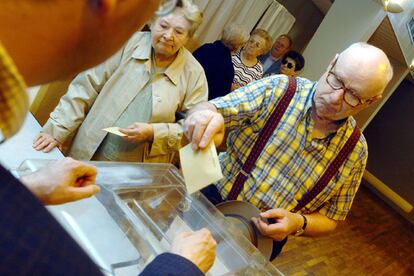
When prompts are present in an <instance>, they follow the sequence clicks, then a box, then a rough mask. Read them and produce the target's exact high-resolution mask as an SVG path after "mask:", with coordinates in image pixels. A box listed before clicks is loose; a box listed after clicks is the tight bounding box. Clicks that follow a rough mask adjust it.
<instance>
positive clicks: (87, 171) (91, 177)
mask: <svg viewBox="0 0 414 276" xmlns="http://www.w3.org/2000/svg"><path fill="white" fill-rule="evenodd" d="M73 161H74V162H76V164H75V166H76V167H75V170H74V172H75V175H74V176H75V177H76V179H80V178H82V180H83V181H84V182H83V185H91V184H94V183H95V181H96V174H97V169H96V167H95V166H92V165H90V164H86V163H83V162H80V161H75V160H73Z"/></svg>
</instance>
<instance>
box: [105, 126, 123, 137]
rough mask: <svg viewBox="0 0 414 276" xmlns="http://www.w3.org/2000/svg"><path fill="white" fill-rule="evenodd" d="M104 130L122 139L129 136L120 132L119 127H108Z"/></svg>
mask: <svg viewBox="0 0 414 276" xmlns="http://www.w3.org/2000/svg"><path fill="white" fill-rule="evenodd" d="M102 130H103V131H107V132H109V133H112V134H115V135H118V136H122V137H124V136H127V135H126V134H125V133H122V132H120V131H119V127H107V128H104V129H102Z"/></svg>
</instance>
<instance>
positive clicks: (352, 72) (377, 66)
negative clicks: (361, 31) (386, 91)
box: [333, 53, 386, 98]
mask: <svg viewBox="0 0 414 276" xmlns="http://www.w3.org/2000/svg"><path fill="white" fill-rule="evenodd" d="M333 70H334V72H335V73H336V74H337V76H338V77H339V78H340V79H341V80H342V81H343V82H344V84H345V85H347V86H349V87H350V88H352V89H353V90H354V91H356V92H358V94H359V95H360V96H361V97H363V98H370V97H374V96H377V95H379V94H381V92H382V90H383V88H384V86H385V78H386V76H385V68H384V64H383V63H381V61H380V60H379V59H376V58H373V57H370V56H367V55H363V54H361V53H343V54H341V55H340V56H339V57H338V59H337V61H336V64H335V66H334V68H333Z"/></svg>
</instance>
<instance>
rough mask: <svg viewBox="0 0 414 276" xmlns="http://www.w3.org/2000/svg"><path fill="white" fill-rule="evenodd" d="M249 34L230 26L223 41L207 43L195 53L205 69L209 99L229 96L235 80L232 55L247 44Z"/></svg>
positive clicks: (239, 28) (235, 26) (224, 34)
mask: <svg viewBox="0 0 414 276" xmlns="http://www.w3.org/2000/svg"><path fill="white" fill-rule="evenodd" d="M248 38H249V34H248V33H247V31H246V30H244V29H243V28H242V27H241V26H239V25H237V24H230V25H228V26H226V27H225V28H224V30H223V34H222V37H221V40H217V41H215V42H213V43H206V44H204V45H202V46H201V47H200V48H198V49H197V50H195V51H194V53H193V55H194V57H195V58H196V59H197V60H198V62H200V64H201V66H203V68H204V72H205V73H206V77H207V82H208V99H209V100H212V99H214V98H217V97H222V96H225V95H227V94H228V93H229V92H230V91H231V84H232V83H233V79H234V67H233V62H232V58H231V55H232V54H233V53H236V52H238V51H239V50H240V49H241V47H242V46H243V45H244V44H245V43H246V41H247V39H248Z"/></svg>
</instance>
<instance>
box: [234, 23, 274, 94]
mask: <svg viewBox="0 0 414 276" xmlns="http://www.w3.org/2000/svg"><path fill="white" fill-rule="evenodd" d="M271 47H272V38H271V37H270V35H269V34H268V33H267V32H266V31H265V30H262V29H255V30H254V31H253V32H252V33H251V34H250V38H249V40H248V41H247V43H246V45H245V46H244V47H243V48H242V49H241V51H239V52H237V53H235V54H233V55H232V61H233V66H234V79H233V84H232V90H235V89H237V88H239V87H242V86H245V85H246V84H248V83H249V82H252V81H255V80H258V79H261V78H262V77H263V65H262V64H261V63H260V62H259V60H258V59H257V57H258V56H260V55H263V54H264V53H267V52H268V51H269V50H270V48H271Z"/></svg>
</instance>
